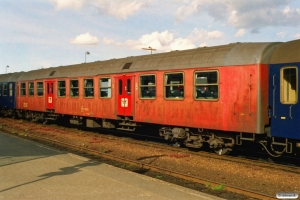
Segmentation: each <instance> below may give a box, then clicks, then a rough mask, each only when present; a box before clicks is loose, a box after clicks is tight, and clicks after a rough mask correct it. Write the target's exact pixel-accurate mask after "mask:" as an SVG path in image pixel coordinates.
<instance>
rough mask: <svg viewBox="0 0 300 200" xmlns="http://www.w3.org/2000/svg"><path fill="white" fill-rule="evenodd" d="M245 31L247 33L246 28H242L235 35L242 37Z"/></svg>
mask: <svg viewBox="0 0 300 200" xmlns="http://www.w3.org/2000/svg"><path fill="white" fill-rule="evenodd" d="M245 33H246V31H245V29H240V30H239V31H238V32H237V33H236V34H235V35H234V36H235V37H242V36H243V35H245Z"/></svg>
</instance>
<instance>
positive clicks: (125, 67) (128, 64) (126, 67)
mask: <svg viewBox="0 0 300 200" xmlns="http://www.w3.org/2000/svg"><path fill="white" fill-rule="evenodd" d="M131 64H132V63H126V64H125V65H124V66H123V68H122V70H123V69H129V68H130V66H131Z"/></svg>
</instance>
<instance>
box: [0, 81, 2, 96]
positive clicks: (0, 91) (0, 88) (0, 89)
mask: <svg viewBox="0 0 300 200" xmlns="http://www.w3.org/2000/svg"><path fill="white" fill-rule="evenodd" d="M1 96H2V84H1V83H0V97H1Z"/></svg>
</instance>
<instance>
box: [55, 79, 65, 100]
mask: <svg viewBox="0 0 300 200" xmlns="http://www.w3.org/2000/svg"><path fill="white" fill-rule="evenodd" d="M59 82H65V87H60V85H59ZM61 89H64V91H65V95H64V96H61V95H60V90H61ZM66 96H67V81H66V80H57V97H59V98H66Z"/></svg>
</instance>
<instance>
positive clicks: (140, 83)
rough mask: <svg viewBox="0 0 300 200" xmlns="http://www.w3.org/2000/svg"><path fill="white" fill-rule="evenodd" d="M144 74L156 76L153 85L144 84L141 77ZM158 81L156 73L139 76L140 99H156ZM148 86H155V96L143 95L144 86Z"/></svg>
mask: <svg viewBox="0 0 300 200" xmlns="http://www.w3.org/2000/svg"><path fill="white" fill-rule="evenodd" d="M143 76H154V83H153V85H142V79H141V77H143ZM156 82H157V78H156V74H141V75H140V76H139V98H140V99H145V100H153V99H156V97H157V85H156ZM149 83H150V82H148V84H149ZM151 83H152V82H151ZM146 87H148V89H149V87H153V88H155V90H154V91H155V96H154V97H142V88H146Z"/></svg>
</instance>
